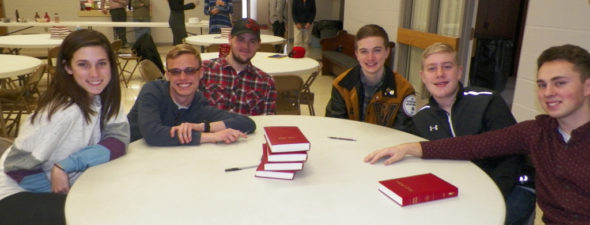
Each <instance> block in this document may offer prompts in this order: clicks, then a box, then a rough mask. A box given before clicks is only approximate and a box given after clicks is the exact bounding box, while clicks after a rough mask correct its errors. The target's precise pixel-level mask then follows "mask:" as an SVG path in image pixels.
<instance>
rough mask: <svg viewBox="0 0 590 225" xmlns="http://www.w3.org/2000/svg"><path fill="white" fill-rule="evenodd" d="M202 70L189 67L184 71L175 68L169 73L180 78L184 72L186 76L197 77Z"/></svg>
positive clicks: (169, 70)
mask: <svg viewBox="0 0 590 225" xmlns="http://www.w3.org/2000/svg"><path fill="white" fill-rule="evenodd" d="M200 69H201V67H198V68H197V67H187V68H184V69H178V68H174V69H168V73H169V74H170V75H172V76H178V75H180V74H181V73H182V72H184V74H186V75H195V74H197V71H199V70H200Z"/></svg>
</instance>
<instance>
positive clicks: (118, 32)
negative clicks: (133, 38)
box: [109, 8, 127, 45]
mask: <svg viewBox="0 0 590 225" xmlns="http://www.w3.org/2000/svg"><path fill="white" fill-rule="evenodd" d="M109 13H110V14H111V20H112V21H113V22H127V13H126V12H125V8H117V9H111V10H109ZM113 32H115V38H116V39H119V40H121V41H122V42H123V45H125V44H127V36H126V34H125V32H126V31H125V27H113Z"/></svg>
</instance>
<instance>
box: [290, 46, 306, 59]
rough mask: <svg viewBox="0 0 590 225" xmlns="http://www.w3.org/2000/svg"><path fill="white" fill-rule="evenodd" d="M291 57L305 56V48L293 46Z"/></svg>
mask: <svg viewBox="0 0 590 225" xmlns="http://www.w3.org/2000/svg"><path fill="white" fill-rule="evenodd" d="M289 57H291V58H303V57H305V48H304V47H301V46H293V49H291V52H290V53H289Z"/></svg>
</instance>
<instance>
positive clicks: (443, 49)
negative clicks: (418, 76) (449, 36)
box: [420, 42, 459, 67]
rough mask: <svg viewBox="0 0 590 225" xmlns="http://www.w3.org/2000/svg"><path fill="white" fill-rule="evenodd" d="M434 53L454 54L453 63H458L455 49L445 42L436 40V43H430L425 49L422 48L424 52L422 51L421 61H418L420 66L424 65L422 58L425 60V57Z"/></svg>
mask: <svg viewBox="0 0 590 225" xmlns="http://www.w3.org/2000/svg"><path fill="white" fill-rule="evenodd" d="M436 53H451V54H455V56H454V57H453V58H454V60H455V64H457V66H458V65H459V59H458V58H457V51H455V49H454V48H453V47H452V46H451V45H449V44H447V43H442V42H436V43H434V44H431V45H430V46H428V47H426V49H424V52H422V62H420V64H421V65H422V67H424V60H426V58H428V56H430V55H432V54H436Z"/></svg>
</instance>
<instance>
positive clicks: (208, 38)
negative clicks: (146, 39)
mask: <svg viewBox="0 0 590 225" xmlns="http://www.w3.org/2000/svg"><path fill="white" fill-rule="evenodd" d="M184 40H185V41H186V43H188V44H191V45H198V46H204V47H207V46H209V45H215V44H217V45H220V44H229V42H228V40H229V39H228V38H227V37H222V36H221V34H204V35H196V36H190V37H187V38H185V39H184ZM260 43H261V44H271V45H278V44H283V43H285V39H284V38H282V37H277V36H274V35H268V34H261V35H260Z"/></svg>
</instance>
